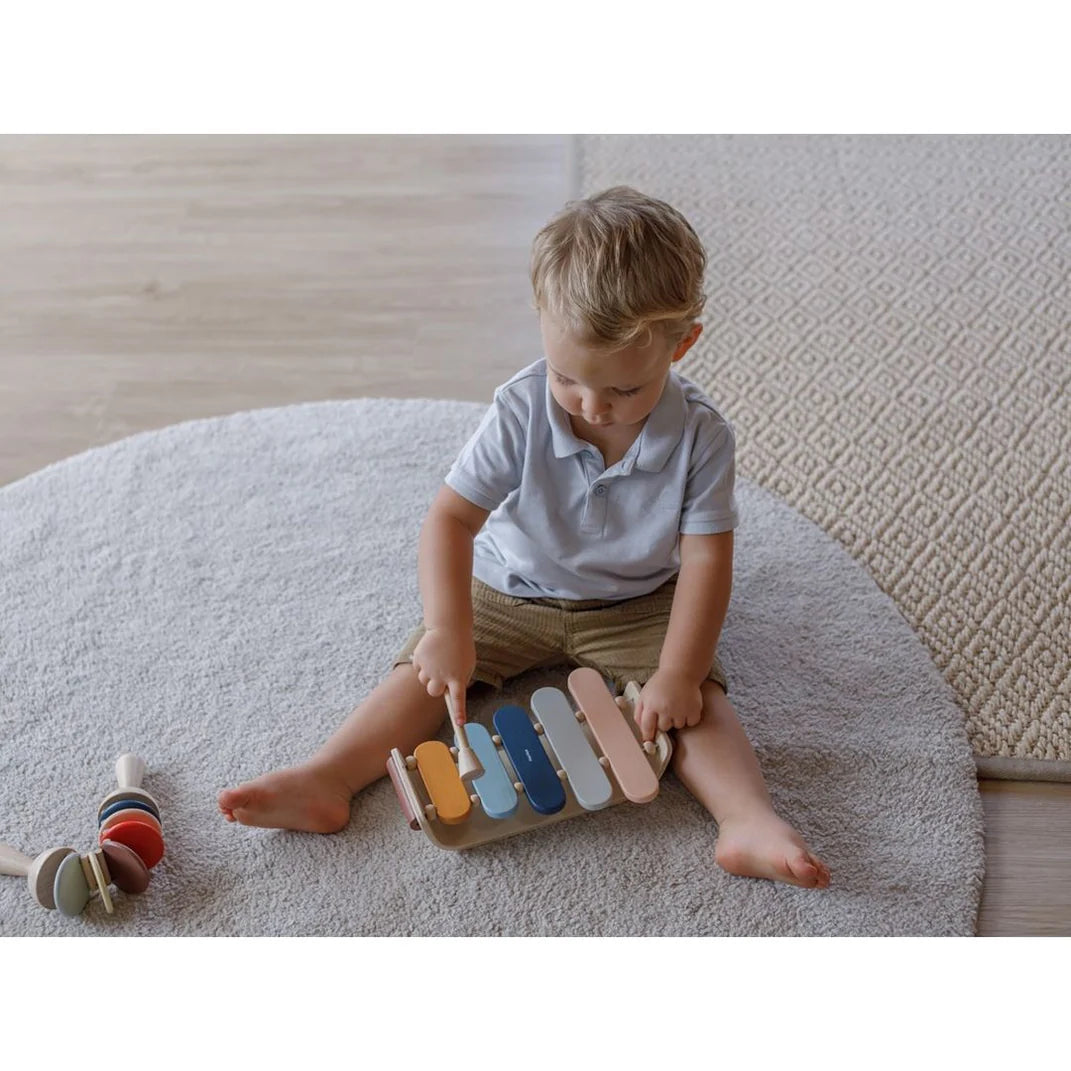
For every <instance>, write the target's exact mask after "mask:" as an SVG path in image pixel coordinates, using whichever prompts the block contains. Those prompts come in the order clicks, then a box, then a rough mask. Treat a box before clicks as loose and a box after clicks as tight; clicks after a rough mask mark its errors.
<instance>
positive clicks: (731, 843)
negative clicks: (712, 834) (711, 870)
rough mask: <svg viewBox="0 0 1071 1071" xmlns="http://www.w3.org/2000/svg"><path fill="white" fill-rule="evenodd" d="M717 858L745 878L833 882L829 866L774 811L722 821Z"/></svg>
mask: <svg viewBox="0 0 1071 1071" xmlns="http://www.w3.org/2000/svg"><path fill="white" fill-rule="evenodd" d="M714 860H715V862H717V864H718V865H719V866H720V867H722V868H723V869H724V870H728V871H729V873H730V874H739V875H740V876H741V877H745V878H769V879H770V880H771V881H786V882H788V883H789V884H790V885H802V886H803V887H804V888H807V889H824V888H825V887H826V886H827V885H829V868H828V867H827V866H826V865H825V863H823V862H822V861H821V860H820V859H819V858H818V857H817V856H814V855H812V854H811V853H810V851H809V850H808V848H807V845H806V844H805V843H804V842H803V838H802V837H801V836H800V835H799V834H798V833H797V832H796V831H795V830H794V829H793V828H792V827H791V826H790V825H789V824H788V823H787V822H783V821H782V820H781V819H780V818H778V817H777V815H775V814H772V813H771V814H769V815H759V816H757V817H751V816H746V817H740V818H736V819H730V820H726V821H724V822H721V823H720V824H719V826H718V846H717V848H716V849H715V851H714Z"/></svg>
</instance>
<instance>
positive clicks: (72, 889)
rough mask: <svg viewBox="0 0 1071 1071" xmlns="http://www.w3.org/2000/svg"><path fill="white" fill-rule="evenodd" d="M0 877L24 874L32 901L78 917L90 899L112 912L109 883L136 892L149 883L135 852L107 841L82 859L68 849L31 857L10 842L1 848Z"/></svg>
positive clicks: (69, 915)
mask: <svg viewBox="0 0 1071 1071" xmlns="http://www.w3.org/2000/svg"><path fill="white" fill-rule="evenodd" d="M0 874H14V875H16V876H18V877H23V876H25V878H26V883H27V884H28V885H29V887H30V895H31V896H32V897H33V898H34V900H36V901H37V903H39V904H40V905H41V906H42V907H44V908H47V909H48V910H49V911H52V910H57V911H59V913H60V914H61V915H66V916H68V917H69V918H73V917H74V916H76V915H80V914H81V913H82V912H83V911H84V910H85V908H86V905H87V904H88V903H89V901H90V900H91V899H92V898H93V897H94V896H99V897H100V900H101V903H103V904H104V910H105V911H107V912H108V914H109V915H111V914H113V913H114V911H115V906H114V904H113V903H112V898H111V894H110V893H109V892H108V886H109V885H115V886H116V888H119V889H122V891H123V892H128V893H140V892H144V891H145V889H146V888H147V886H148V884H149V869H148V867H147V866H146V865H145V864H144V863H143V862H142V860H141V859H140V858H139V857H138V855H137V853H136V852H134V851H132V850H131V849H130V848H128V847H127V846H126V845H125V844H118V843H116V842H115V841H111V840H105V841H104V842H103V843H102V844H101V846H100V847H99V848H94V849H93V850H92V851H91V852H86V853H85V854H84V855H79V854H77V853H76V852H75V850H74V849H73V848H50V849H48V851H44V852H42V853H41V854H40V855H39V856H37V858H36V859H31V858H30V857H29V856H28V855H24V854H23V853H22V852H20V851H19V850H18V849H17V848H13V847H12V846H11V845H10V844H0Z"/></svg>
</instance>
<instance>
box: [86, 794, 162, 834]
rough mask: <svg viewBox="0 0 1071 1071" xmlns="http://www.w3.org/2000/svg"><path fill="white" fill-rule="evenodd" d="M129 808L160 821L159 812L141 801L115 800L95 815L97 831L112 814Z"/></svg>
mask: <svg viewBox="0 0 1071 1071" xmlns="http://www.w3.org/2000/svg"><path fill="white" fill-rule="evenodd" d="M130 808H134V810H138V811H145V812H146V813H148V814H151V815H152V816H153V818H155V819H156V820H157V821H158V822H159V821H160V812H159V811H158V810H157V809H156V808H155V807H150V806H149V805H148V804H147V803H142V801H141V800H116V801H115V802H114V803H112V804H109V805H108V806H107V807H105V808H104V810H103V811H101V812H100V814H99V815H97V828H98V829H99V828H100V827H101V826H102V825H103V824H104V821H105V819H107V818H110V817H111V816H112V815H113V814H115V813H117V812H118V811H125V810H128V809H130Z"/></svg>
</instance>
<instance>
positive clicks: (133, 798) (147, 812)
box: [97, 753, 164, 870]
mask: <svg viewBox="0 0 1071 1071" xmlns="http://www.w3.org/2000/svg"><path fill="white" fill-rule="evenodd" d="M144 776H145V761H144V759H140V758H138V756H137V755H131V754H129V753H128V754H124V755H120V756H119V758H118V759H117V760H116V762H115V778H116V780H117V781H118V783H119V787H118V789H116V790H115V791H113V792H109V793H108V795H107V796H105V797H104V799H103V800H102V801H101V804H100V807H99V808H97V827H98V836H99V840H100V843H101V844H103V843H104V842H105V840H111V841H116V842H118V843H119V844H125V845H126V846H127V847H128V848H130V849H132V850H133V851H134V852H136V853H137V854H138V855H139V856H140V857H141V859H142V861H143V862H144V863H145V865H146V866H147V867H148V868H149V869H150V870H151V869H152V868H153V867H154V866H156V864H157V863H158V862H160V860H161V859H163V857H164V837H163V827H162V826H161V825H160V806H159V804H157V802H156V800H154V799H153V798H152V796H150V795H149V793H148V792H146V791H144V789H142V787H141V782H142V779H143V778H144Z"/></svg>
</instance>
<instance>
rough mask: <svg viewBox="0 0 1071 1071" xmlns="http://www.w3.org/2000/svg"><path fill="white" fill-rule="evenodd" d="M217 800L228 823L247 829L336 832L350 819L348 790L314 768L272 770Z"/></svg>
mask: <svg viewBox="0 0 1071 1071" xmlns="http://www.w3.org/2000/svg"><path fill="white" fill-rule="evenodd" d="M218 799H219V809H220V812H221V813H222V815H223V817H224V818H226V819H227V821H228V822H241V823H242V825H246V826H263V827H265V828H268V829H300V830H304V831H305V832H307V833H337V832H338V831H339V830H340V829H342V828H343V827H344V826H345V825H346V823H347V822H348V821H349V820H350V799H351V794H350V791H349V788H347V786H346V785H344V784H342V783H340V782H338V781H335V780H334V779H332V778H331V777H330V776H329V775H328V774H325V773H324V772H323V770H322V769H320V768H317V767H314V766H292V767H289V768H288V769H285V770H274V771H273V772H272V773H267V774H264V775H263V776H261V777H258V778H256V780H254V781H246V782H245V783H244V784H241V785H239V786H238V787H237V788H226V789H224V790H223V791H222V792H221V793H220V794H219V798H218Z"/></svg>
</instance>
